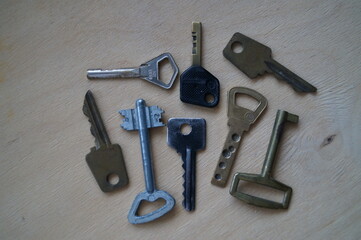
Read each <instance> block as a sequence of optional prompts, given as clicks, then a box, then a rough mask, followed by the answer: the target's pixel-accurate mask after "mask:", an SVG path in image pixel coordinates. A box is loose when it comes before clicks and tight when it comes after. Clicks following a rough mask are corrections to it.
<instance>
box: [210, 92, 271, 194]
mask: <svg viewBox="0 0 361 240" xmlns="http://www.w3.org/2000/svg"><path fill="white" fill-rule="evenodd" d="M238 94H244V95H247V96H250V97H252V98H254V99H256V100H257V101H258V102H259V104H258V107H257V109H256V110H255V111H252V110H249V109H247V108H244V107H241V106H238V105H237V103H236V98H237V95H238ZM266 107H267V99H266V98H265V97H264V96H262V95H261V94H260V93H258V92H256V91H254V90H252V89H249V88H244V87H235V88H232V89H231V90H230V91H229V92H228V113H227V115H228V126H229V132H228V136H227V138H226V142H225V144H224V146H223V150H222V153H221V156H220V157H219V160H218V163H217V166H216V169H215V170H214V174H213V176H212V181H211V183H212V184H213V185H216V186H219V187H225V186H226V184H227V180H228V177H229V174H230V171H231V169H232V165H233V162H234V159H235V158H236V154H237V150H238V149H239V145H240V143H241V139H242V135H243V132H245V131H248V130H249V127H250V126H251V125H252V124H253V123H254V122H255V121H256V120H257V119H258V117H259V116H260V115H261V114H262V112H263V110H264V109H265V108H266Z"/></svg>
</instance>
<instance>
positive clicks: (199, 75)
mask: <svg viewBox="0 0 361 240" xmlns="http://www.w3.org/2000/svg"><path fill="white" fill-rule="evenodd" d="M192 38H193V48H192V66H190V67H189V68H188V69H187V70H185V71H184V72H183V73H182V74H181V76H180V99H181V101H182V102H185V103H190V104H195V105H199V106H203V107H215V106H217V104H218V102H219V81H218V79H217V78H216V77H215V76H213V75H212V74H211V73H210V72H208V71H207V70H206V69H204V68H203V67H202V66H201V43H202V24H201V23H200V22H192Z"/></svg>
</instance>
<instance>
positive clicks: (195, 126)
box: [167, 118, 206, 211]
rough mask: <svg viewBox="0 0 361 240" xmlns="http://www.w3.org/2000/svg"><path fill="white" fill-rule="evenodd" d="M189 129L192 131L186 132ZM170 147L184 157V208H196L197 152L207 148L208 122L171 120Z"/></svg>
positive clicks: (193, 119) (169, 128)
mask: <svg viewBox="0 0 361 240" xmlns="http://www.w3.org/2000/svg"><path fill="white" fill-rule="evenodd" d="M186 127H188V128H189V129H190V131H188V132H185V130H184V129H186ZM167 142H168V145H169V146H171V147H173V148H175V149H176V150H177V152H178V153H180V154H181V155H182V160H183V164H182V167H183V169H184V174H183V180H184V182H183V198H184V199H183V207H184V208H185V209H186V210H187V211H193V210H194V209H195V207H196V200H195V199H196V152H197V151H198V150H200V149H204V148H205V146H206V120H204V119H203V118H171V119H169V121H168V138H167Z"/></svg>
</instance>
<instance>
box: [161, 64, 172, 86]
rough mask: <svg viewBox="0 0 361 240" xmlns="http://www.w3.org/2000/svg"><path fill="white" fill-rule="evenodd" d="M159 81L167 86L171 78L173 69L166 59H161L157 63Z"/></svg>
mask: <svg viewBox="0 0 361 240" xmlns="http://www.w3.org/2000/svg"><path fill="white" fill-rule="evenodd" d="M158 71H159V72H158V74H159V76H158V77H159V80H160V81H161V82H163V83H165V84H168V83H169V82H170V80H171V79H172V76H173V68H172V65H171V64H170V62H169V59H168V58H165V59H163V60H162V61H160V62H159V63H158Z"/></svg>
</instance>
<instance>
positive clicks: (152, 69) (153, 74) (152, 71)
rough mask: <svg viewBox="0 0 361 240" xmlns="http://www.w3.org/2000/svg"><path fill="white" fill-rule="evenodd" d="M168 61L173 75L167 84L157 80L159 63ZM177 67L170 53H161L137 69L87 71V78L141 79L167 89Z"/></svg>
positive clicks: (170, 84) (170, 85)
mask: <svg viewBox="0 0 361 240" xmlns="http://www.w3.org/2000/svg"><path fill="white" fill-rule="evenodd" d="M166 59H168V60H169V63H170V65H171V67H172V69H173V75H172V77H171V79H170V81H169V82H168V83H165V82H163V81H162V80H161V79H160V78H159V64H160V62H162V61H164V60H166ZM178 71H179V70H178V66H177V64H176V63H175V61H174V59H173V57H172V55H171V54H170V53H163V54H161V55H159V56H158V57H156V58H153V59H152V60H149V61H148V62H146V63H143V64H142V65H140V66H139V67H135V68H119V69H112V70H103V69H89V70H88V71H87V77H88V79H89V80H93V79H114V78H142V79H144V80H146V81H148V82H151V83H153V84H155V85H157V86H159V87H162V88H165V89H169V88H171V87H172V85H173V82H174V80H175V79H176V77H177V75H178Z"/></svg>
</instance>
